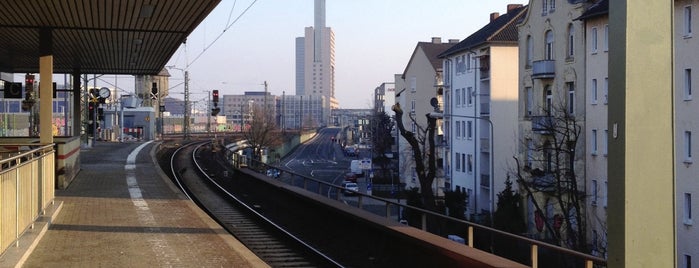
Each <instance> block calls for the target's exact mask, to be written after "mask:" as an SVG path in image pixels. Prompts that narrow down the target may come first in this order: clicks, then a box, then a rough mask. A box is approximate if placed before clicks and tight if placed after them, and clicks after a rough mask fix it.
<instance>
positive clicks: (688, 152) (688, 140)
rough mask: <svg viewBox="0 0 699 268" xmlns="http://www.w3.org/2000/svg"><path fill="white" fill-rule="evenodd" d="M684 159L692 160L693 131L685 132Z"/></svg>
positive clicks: (686, 160)
mask: <svg viewBox="0 0 699 268" xmlns="http://www.w3.org/2000/svg"><path fill="white" fill-rule="evenodd" d="M684 161H685V162H688V163H691V162H692V132H691V131H685V132H684Z"/></svg>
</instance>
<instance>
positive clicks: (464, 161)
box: [461, 154, 466, 172]
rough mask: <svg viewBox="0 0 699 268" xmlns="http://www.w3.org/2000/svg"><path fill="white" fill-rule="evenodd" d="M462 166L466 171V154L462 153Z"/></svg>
mask: <svg viewBox="0 0 699 268" xmlns="http://www.w3.org/2000/svg"><path fill="white" fill-rule="evenodd" d="M461 167H462V168H463V172H466V154H461Z"/></svg>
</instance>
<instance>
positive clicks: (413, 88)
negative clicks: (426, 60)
mask: <svg viewBox="0 0 699 268" xmlns="http://www.w3.org/2000/svg"><path fill="white" fill-rule="evenodd" d="M416 84H417V81H416V78H415V77H414V76H413V77H410V92H413V93H415V91H416V90H417V88H416Z"/></svg>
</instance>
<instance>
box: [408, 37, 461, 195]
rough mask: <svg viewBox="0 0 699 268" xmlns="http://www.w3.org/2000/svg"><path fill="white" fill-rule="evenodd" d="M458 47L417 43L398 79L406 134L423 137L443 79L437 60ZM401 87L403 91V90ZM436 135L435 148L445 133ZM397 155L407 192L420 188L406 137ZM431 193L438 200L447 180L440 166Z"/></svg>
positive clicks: (439, 42) (436, 42)
mask: <svg viewBox="0 0 699 268" xmlns="http://www.w3.org/2000/svg"><path fill="white" fill-rule="evenodd" d="M456 43H458V40H451V42H449V43H442V39H441V38H439V37H433V38H432V41H431V42H418V43H417V45H416V46H415V50H413V54H412V55H411V56H410V60H409V61H408V65H407V66H406V67H405V70H404V71H403V74H402V75H401V76H400V77H396V78H395V79H396V81H395V82H394V83H395V85H396V102H397V103H400V105H401V108H402V109H403V117H402V120H403V123H404V125H405V128H406V130H407V131H411V132H413V133H415V134H416V135H417V136H422V135H424V130H425V128H426V127H427V117H426V114H428V113H430V112H433V111H434V110H435V108H434V107H433V106H432V105H431V102H430V100H431V99H432V98H437V95H438V89H437V88H436V86H437V77H441V76H442V60H441V59H440V58H438V57H437V56H438V55H439V54H440V53H442V52H444V51H445V50H447V49H449V48H451V47H452V46H454V45H455V44H456ZM399 86H404V87H403V88H400V87H399ZM440 87H441V86H440ZM440 95H441V94H440ZM436 135H437V136H439V137H436V139H437V141H436V144H440V143H441V139H442V137H441V136H442V133H441V132H440V131H438V133H437V134H436ZM398 154H399V164H398V172H399V174H400V178H401V180H404V181H402V182H404V183H405V185H406V188H408V189H410V188H419V187H420V181H419V180H418V176H417V172H416V170H415V159H414V158H413V153H412V149H411V147H410V145H409V144H408V142H407V141H406V140H405V139H404V138H403V137H400V139H399V141H398ZM437 155H442V153H441V152H439V153H438V154H437ZM438 161H441V159H439V160H438ZM432 190H433V191H434V193H435V194H436V195H438V196H440V195H442V193H443V190H444V176H443V172H442V170H441V166H440V167H439V171H438V176H437V178H435V181H434V184H433V189H432Z"/></svg>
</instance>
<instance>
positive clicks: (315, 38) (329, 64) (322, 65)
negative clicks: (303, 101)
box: [296, 0, 339, 125]
mask: <svg viewBox="0 0 699 268" xmlns="http://www.w3.org/2000/svg"><path fill="white" fill-rule="evenodd" d="M314 10H315V13H314V26H313V27H306V28H305V35H304V37H297V38H296V95H297V96H308V97H310V98H311V99H318V98H321V99H323V101H324V104H323V110H322V116H321V121H320V124H321V125H326V124H327V123H328V121H329V119H330V110H331V109H337V108H339V104H338V102H337V100H336V99H335V34H334V33H333V30H332V28H330V27H325V0H315V8H314ZM308 97H307V98H308Z"/></svg>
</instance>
